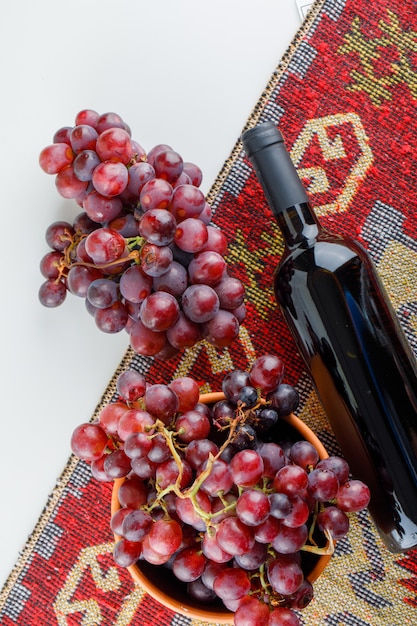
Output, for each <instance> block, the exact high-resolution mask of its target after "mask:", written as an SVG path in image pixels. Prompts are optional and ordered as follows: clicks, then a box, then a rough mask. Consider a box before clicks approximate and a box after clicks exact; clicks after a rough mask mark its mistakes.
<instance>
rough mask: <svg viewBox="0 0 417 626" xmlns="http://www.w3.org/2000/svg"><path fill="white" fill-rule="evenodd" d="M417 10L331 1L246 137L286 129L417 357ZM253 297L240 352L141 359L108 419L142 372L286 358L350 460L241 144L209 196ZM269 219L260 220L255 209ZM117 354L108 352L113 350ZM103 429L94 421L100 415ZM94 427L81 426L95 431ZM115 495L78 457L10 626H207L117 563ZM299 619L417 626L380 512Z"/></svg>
mask: <svg viewBox="0 0 417 626" xmlns="http://www.w3.org/2000/svg"><path fill="white" fill-rule="evenodd" d="M416 72H417V2H416V1H415V0H379V1H378V2H368V1H367V0H354V1H353V0H324V1H323V0H320V1H318V2H316V3H315V4H314V5H313V8H312V9H311V11H310V13H309V15H308V17H307V19H306V21H305V23H304V24H303V26H302V27H301V29H300V31H299V32H298V34H297V36H296V37H295V39H294V41H293V43H292V45H291V47H290V49H289V50H288V52H287V54H286V55H285V56H284V58H283V59H282V60H281V61H280V62H279V64H278V66H277V69H276V71H275V72H274V74H273V75H272V77H271V79H270V81H269V83H268V85H267V86H266V89H265V91H264V93H263V94H262V95H261V97H260V99H259V102H257V103H256V106H255V107H254V109H253V111H252V113H251V114H250V116H249V119H248V123H247V127H249V126H252V125H254V124H255V123H257V122H258V121H261V120H267V119H269V120H272V121H274V122H275V123H277V124H278V123H279V125H280V128H281V129H282V131H283V133H284V136H285V138H286V142H287V145H288V146H289V147H290V148H291V156H292V158H293V161H294V163H295V164H296V166H297V168H298V170H299V172H300V174H301V176H302V177H303V178H304V179H305V181H306V183H307V182H308V185H309V187H308V190H309V194H310V197H311V200H312V202H313V204H314V205H315V206H316V207H317V211H318V214H319V215H320V216H321V219H322V222H323V224H324V225H327V226H330V227H331V228H332V229H333V230H336V231H340V232H342V231H343V232H346V233H350V234H354V235H356V236H357V238H358V239H360V240H361V241H362V242H363V243H364V245H365V246H366V247H367V248H368V249H369V252H370V253H371V255H372V257H373V258H374V260H375V262H376V264H377V266H378V268H379V271H380V273H381V275H382V278H383V280H384V282H385V284H386V287H387V289H388V293H389V295H390V297H391V298H392V301H393V304H394V306H395V308H396V310H397V312H398V315H399V318H400V321H401V323H402V325H403V328H404V330H405V332H406V334H407V336H408V339H409V341H410V343H411V345H412V347H413V349H414V350H415V352H416V353H417V281H416V275H417V236H416V232H417V200H416V196H417V194H416V188H417V175H416V167H415V160H416V159H415V154H416V151H415V146H416V144H417V118H416V115H415V113H416V104H417V73H416ZM209 200H210V202H211V203H212V205H213V207H214V209H215V215H214V221H215V222H216V223H217V224H218V225H220V226H221V227H222V229H223V230H224V231H225V233H226V234H227V236H228V238H229V241H230V255H229V262H230V263H231V264H232V265H233V266H234V269H235V273H236V275H238V276H239V277H240V278H241V279H242V280H244V282H245V284H246V286H247V309H248V315H247V318H246V320H245V323H244V325H243V327H242V329H241V333H240V337H239V341H237V342H236V344H235V345H234V346H233V347H231V348H230V349H226V350H223V351H220V352H218V351H215V350H214V349H212V348H210V347H209V346H208V345H206V344H205V343H204V342H203V343H201V344H199V345H197V346H196V347H195V348H193V349H191V350H189V351H188V352H187V353H186V354H184V355H182V356H180V357H178V358H177V359H176V360H174V361H173V362H170V363H168V364H165V365H161V364H160V363H157V364H155V363H154V362H153V360H152V359H144V358H138V357H136V356H135V355H133V354H132V352H131V351H130V350H128V351H127V352H126V354H125V356H124V358H123V359H122V361H121V363H120V365H119V367H118V368H117V371H116V372H115V375H114V377H113V379H112V380H111V381H110V382H109V384H108V387H107V389H106V390H105V393H104V395H103V397H102V398H101V400H100V402H99V403H98V406H97V412H98V411H99V410H100V408H101V407H102V406H103V405H104V404H105V403H107V402H108V401H110V400H111V399H113V397H114V392H115V378H116V375H117V374H118V373H119V372H120V371H122V370H123V369H126V368H128V367H132V368H137V369H139V370H140V371H142V372H145V373H146V374H147V377H148V379H149V380H150V381H151V382H158V381H162V380H163V381H169V380H171V379H172V378H173V377H176V376H178V375H185V374H189V373H191V374H192V375H193V376H194V377H196V378H197V379H199V380H206V381H207V385H206V390H209V388H211V389H213V390H216V389H218V387H219V381H220V379H221V378H222V377H223V375H224V373H225V372H226V371H228V370H230V369H232V368H235V367H241V368H246V367H247V366H248V364H249V363H251V362H252V361H253V359H254V357H255V356H256V355H260V354H262V353H264V352H269V351H274V352H276V353H278V354H280V355H281V356H282V357H283V358H284V359H285V362H286V365H287V370H286V382H288V383H290V384H295V385H296V386H297V388H298V390H299V392H300V394H301V396H302V406H303V409H302V410H301V411H300V413H299V414H300V416H301V417H302V418H304V419H305V420H306V421H307V423H308V424H309V425H310V426H312V427H313V428H314V430H315V431H316V432H317V433H318V434H319V436H320V437H321V438H322V440H323V441H324V443H325V445H326V446H327V447H328V449H329V451H330V452H332V453H337V452H338V448H337V445H336V443H335V440H334V437H333V436H332V433H331V430H330V428H329V426H328V424H327V422H326V418H325V416H324V415H323V413H322V411H321V409H320V405H319V403H318V401H317V399H316V397H315V395H314V393H313V391H312V388H311V386H310V384H309V382H308V380H307V377H306V375H305V372H304V370H303V366H302V363H301V361H300V359H299V357H298V356H297V354H296V353H295V352H294V349H293V344H292V341H291V339H290V336H289V333H288V331H287V329H286V327H285V326H284V323H283V321H282V319H281V317H280V314H279V312H278V310H277V308H276V306H275V304H274V300H273V296H272V290H271V281H272V273H273V271H274V268H275V266H276V264H277V262H278V260H279V257H280V254H281V252H282V242H281V239H280V235H279V232H278V229H277V227H276V226H274V223H273V221H272V216H271V214H270V211H269V208H268V207H267V204H266V202H265V201H264V200H263V197H262V194H261V193H260V190H259V186H258V184H257V182H256V180H255V177H254V174H253V172H252V169H251V167H250V166H249V164H248V162H247V160H246V159H245V158H244V156H243V153H242V149H241V145H240V143H239V142H237V143H236V147H235V149H234V150H233V152H232V154H231V156H230V158H229V159H228V161H227V162H226V164H225V165H224V168H223V169H222V171H221V172H220V173H219V175H218V178H217V179H216V181H215V182H214V184H213V187H212V189H211V191H210V194H209ZM254 205H256V207H257V211H256V214H255V213H254V211H253V207H254ZM104 340H105V339H104ZM93 417H94V416H93ZM89 418H90V416H85V415H84V416H82V415H80V422H82V421H86V420H88V419H89ZM110 495H111V487H110V486H109V485H101V484H98V483H97V482H95V481H93V480H91V478H90V473H89V469H88V467H87V466H86V465H85V464H84V463H82V462H78V461H77V460H76V459H74V458H70V459H69V461H68V463H67V465H66V467H65V470H64V472H63V474H62V475H61V477H60V478H59V480H58V482H57V485H56V488H55V490H54V491H53V493H52V494H51V496H50V499H49V501H48V503H47V504H46V507H45V510H44V512H43V514H42V516H41V518H40V520H39V522H38V524H37V526H36V528H35V529H34V531H33V534H32V536H31V537H30V538H29V540H28V543H27V545H26V547H25V549H24V551H23V553H22V554H21V556H20V558H19V560H18V562H17V564H16V566H15V568H14V569H13V571H12V572H11V574H10V577H9V580H8V581H7V583H6V585H5V587H4V588H3V590H2V593H1V598H0V621H1V624H2V626H13V625H15V624H18V625H19V626H43V625H45V626H52V625H53V624H59V625H61V626H76V625H77V626H78V625H82V626H87V625H88V626H91V625H95V624H101V625H103V626H127V625H141V626H147V625H150V624H152V625H154V624H158V625H163V626H168V625H169V626H196V624H197V622H195V621H194V622H193V621H192V620H191V619H188V618H184V617H181V616H179V615H176V614H174V613H173V612H172V611H169V610H166V609H165V608H164V607H162V606H161V605H159V604H158V603H156V602H155V601H154V600H153V599H152V598H150V597H149V596H148V595H146V594H145V593H144V592H143V590H142V589H141V588H140V587H135V586H134V585H133V584H132V581H131V579H130V577H129V574H128V573H127V572H126V571H124V570H120V569H117V568H116V567H115V565H114V563H113V561H112V556H111V552H112V545H113V542H112V535H111V532H110V530H109V510H110ZM315 591H316V597H315V599H314V600H313V602H312V603H311V604H310V605H309V607H307V608H306V609H305V610H303V611H302V612H301V613H300V617H301V619H302V623H303V624H304V625H305V626H369V625H372V626H404V625H406V624H417V551H411V552H409V553H408V554H403V555H392V554H390V553H389V552H388V551H387V550H386V549H385V548H384V547H383V545H382V543H381V541H380V540H379V538H378V536H377V534H376V532H375V529H374V527H373V524H372V522H371V521H370V519H369V517H368V514H367V513H362V514H360V515H358V516H356V517H355V518H354V519H353V522H352V530H351V532H350V534H349V537H348V538H347V539H345V540H343V541H340V542H339V543H338V545H337V551H336V554H335V555H334V557H333V558H332V560H331V564H330V565H329V566H328V568H327V569H326V570H325V572H324V574H323V575H322V576H321V577H320V579H319V581H317V583H316V584H315Z"/></svg>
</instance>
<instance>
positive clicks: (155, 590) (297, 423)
mask: <svg viewBox="0 0 417 626" xmlns="http://www.w3.org/2000/svg"><path fill="white" fill-rule="evenodd" d="M225 399H226V396H225V395H224V393H222V392H221V391H213V392H208V393H204V394H201V395H200V398H199V402H202V403H204V404H213V403H215V402H219V401H220V400H225ZM280 419H284V420H285V421H286V422H287V423H288V424H289V425H290V426H293V427H294V428H295V429H296V430H297V431H298V432H299V433H300V434H301V436H302V437H303V439H306V440H307V441H310V442H311V443H312V444H313V445H314V447H315V448H316V450H317V452H318V454H319V457H320V460H322V459H325V458H327V457H328V456H329V454H328V452H327V450H326V448H325V447H324V445H323V444H322V442H321V441H320V439H319V438H318V437H317V435H316V434H315V433H314V432H313V431H312V430H311V428H310V427H309V426H307V424H306V423H305V422H303V421H302V420H301V419H300V418H299V417H297V416H296V415H294V414H293V413H290V414H289V415H286V416H285V417H282V418H280ZM124 481H125V478H117V479H116V480H115V481H114V484H113V489H112V496H111V515H113V513H115V512H116V511H118V510H119V509H120V508H121V507H120V503H119V499H118V492H119V487H120V485H121V484H122V483H123V482H124ZM114 539H115V541H116V542H117V541H119V539H121V537H120V536H119V535H117V534H116V533H114ZM330 559H331V556H330V555H321V556H319V557H318V558H317V562H316V563H315V565H314V566H313V568H312V570H311V571H310V572H309V573H308V575H307V576H306V578H307V580H309V581H310V582H311V583H314V582H315V581H316V580H317V579H318V578H319V576H320V575H321V574H322V572H323V570H324V569H325V568H326V566H327V565H328V563H329V561H330ZM125 569H127V571H128V572H129V574H130V576H131V578H132V579H133V581H134V582H135V583H138V584H139V585H140V586H141V587H142V588H143V589H144V590H145V591H146V592H147V593H148V594H149V595H150V596H151V597H152V598H153V599H154V600H156V601H157V602H159V603H161V604H162V605H164V606H165V607H167V608H169V609H171V610H172V611H174V612H175V613H180V614H181V615H183V616H185V617H189V618H192V619H197V620H200V621H203V622H204V621H205V622H213V623H217V624H233V613H232V612H231V611H228V610H227V609H224V610H223V609H222V608H221V607H220V608H219V610H217V611H216V610H215V608H213V609H212V610H210V609H209V608H207V607H202V608H201V609H200V608H198V607H196V606H195V605H194V604H191V603H190V604H187V603H186V602H181V601H180V600H176V599H175V598H173V597H172V596H170V595H168V594H167V593H166V592H165V591H164V590H163V589H162V588H161V587H158V586H157V585H155V584H154V583H153V582H152V581H151V580H149V578H148V577H147V576H146V575H145V574H144V573H143V572H142V571H141V569H140V567H138V565H136V564H134V565H130V566H129V567H127V568H125Z"/></svg>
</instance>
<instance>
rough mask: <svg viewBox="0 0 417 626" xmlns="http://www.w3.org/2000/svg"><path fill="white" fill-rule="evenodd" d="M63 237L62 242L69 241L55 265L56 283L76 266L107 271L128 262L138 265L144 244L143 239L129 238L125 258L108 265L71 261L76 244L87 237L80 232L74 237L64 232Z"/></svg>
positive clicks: (138, 237)
mask: <svg viewBox="0 0 417 626" xmlns="http://www.w3.org/2000/svg"><path fill="white" fill-rule="evenodd" d="M65 235H66V236H65V237H62V240H63V241H67V240H68V241H69V245H68V246H67V247H66V248H65V251H64V254H63V258H62V260H61V262H60V263H58V264H57V269H58V272H59V275H58V277H57V279H56V282H59V281H60V280H61V279H62V278H63V277H66V276H67V274H68V271H69V270H70V269H71V268H72V267H75V266H77V265H82V266H84V267H92V268H95V269H107V268H111V267H115V266H118V265H120V264H121V263H123V264H124V263H127V262H129V261H134V262H135V263H136V264H139V263H140V250H141V248H142V246H143V245H144V244H145V243H146V240H145V239H144V238H143V237H140V236H137V237H129V238H128V239H125V241H126V245H127V247H128V249H129V254H128V255H127V256H125V257H122V258H119V259H116V260H115V261H110V262H109V263H103V264H98V263H89V262H88V261H73V260H72V258H71V256H72V253H73V251H74V250H76V248H77V246H78V244H79V243H80V241H81V240H82V239H85V238H86V237H87V235H86V234H85V233H82V232H80V231H77V232H76V233H75V234H74V235H72V234H71V233H70V232H69V231H65Z"/></svg>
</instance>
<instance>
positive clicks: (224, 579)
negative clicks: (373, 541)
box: [71, 354, 370, 626]
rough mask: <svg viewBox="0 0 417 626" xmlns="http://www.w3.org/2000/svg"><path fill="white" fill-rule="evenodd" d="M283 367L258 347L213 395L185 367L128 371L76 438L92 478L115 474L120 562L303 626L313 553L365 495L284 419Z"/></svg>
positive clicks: (211, 599) (269, 623)
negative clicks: (162, 380) (148, 373)
mask: <svg viewBox="0 0 417 626" xmlns="http://www.w3.org/2000/svg"><path fill="white" fill-rule="evenodd" d="M283 376H284V365H283V362H282V360H281V359H280V358H279V357H278V356H276V355H272V354H266V355H263V356H260V357H259V358H257V359H256V360H255V361H254V363H253V364H252V366H251V368H250V369H249V371H243V370H233V371H231V372H229V373H227V374H226V375H225V377H224V379H223V382H222V391H223V393H224V399H222V400H218V401H217V402H215V404H214V405H212V406H208V405H207V404H203V403H201V402H200V400H201V397H200V386H199V384H198V383H197V382H196V381H195V380H193V379H192V378H191V377H181V378H177V379H174V380H173V381H172V382H171V383H170V384H168V385H165V384H148V383H147V382H146V380H145V378H144V376H143V375H142V374H140V373H139V372H137V371H136V370H133V369H129V370H126V371H124V372H123V373H121V374H120V375H119V377H118V379H117V392H118V395H117V399H116V400H114V401H113V402H111V403H109V404H107V405H106V406H105V407H104V408H103V409H102V410H101V412H100V414H99V415H98V418H97V421H96V422H89V423H85V424H81V425H80V426H78V427H77V428H76V429H75V431H74V433H73V436H72V440H71V445H72V450H73V452H74V454H75V455H77V456H78V457H80V458H81V459H84V460H85V461H87V462H88V463H89V464H90V466H91V472H92V474H93V476H94V477H95V478H97V479H98V480H101V481H111V480H114V479H120V478H122V479H124V480H123V481H121V485H120V487H119V491H118V497H119V503H120V509H119V510H117V512H115V513H114V514H113V515H112V518H111V529H112V530H113V532H114V533H115V535H116V536H117V537H118V540H117V542H116V544H115V548H114V559H115V561H116V563H117V564H118V565H120V566H122V567H129V566H132V565H134V564H135V563H138V564H139V566H140V563H141V562H144V561H146V562H147V563H150V564H152V565H153V566H163V567H166V568H169V570H170V571H171V572H172V575H173V576H174V577H175V578H176V579H178V580H179V581H182V583H183V584H184V585H185V586H186V589H187V592H188V594H189V596H190V597H191V598H192V599H193V600H194V601H196V600H197V601H199V602H201V603H202V604H204V605H210V604H212V603H215V602H218V603H223V605H224V606H225V607H226V608H227V609H228V610H230V611H232V612H233V613H234V623H235V625H236V626H258V625H264V626H298V625H299V624H300V621H299V618H298V615H297V610H298V609H302V608H304V607H305V606H306V605H307V604H308V603H309V602H310V601H311V599H312V597H313V587H312V584H311V582H310V581H309V579H308V569H309V568H310V571H311V568H312V561H311V559H312V558H313V560H314V559H315V558H317V557H316V556H314V555H319V554H331V553H332V551H333V549H334V542H335V541H336V540H339V539H341V538H342V537H344V536H345V535H346V533H347V532H348V529H349V513H351V512H357V511H360V510H362V509H363V508H365V507H366V506H367V505H368V503H369V498H370V493H369V489H368V487H367V486H366V485H365V484H364V483H362V482H361V481H358V480H354V479H351V478H350V475H349V474H350V472H349V466H348V464H347V463H346V461H345V460H344V459H343V458H341V457H338V456H331V457H327V458H320V456H319V453H318V451H317V450H316V448H315V447H314V446H313V445H312V444H311V443H310V442H308V441H306V440H303V439H300V436H299V435H298V434H297V432H295V431H294V429H293V428H291V427H290V426H289V425H288V423H287V421H286V420H285V416H287V415H288V414H290V413H291V412H293V411H294V410H296V409H297V407H298V403H299V397H298V394H297V392H296V390H295V388H294V387H292V386H291V385H288V384H285V383H284V382H283Z"/></svg>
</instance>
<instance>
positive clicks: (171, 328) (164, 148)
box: [39, 109, 246, 359]
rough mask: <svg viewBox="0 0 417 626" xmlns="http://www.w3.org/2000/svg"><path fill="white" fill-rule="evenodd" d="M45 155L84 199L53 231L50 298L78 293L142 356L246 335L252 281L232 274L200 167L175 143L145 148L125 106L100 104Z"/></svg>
mask: <svg viewBox="0 0 417 626" xmlns="http://www.w3.org/2000/svg"><path fill="white" fill-rule="evenodd" d="M39 163H40V166H41V168H42V169H43V170H44V171H45V172H46V173H48V174H51V175H54V176H55V183H56V188H57V191H58V192H59V194H60V195H61V196H63V197H64V198H67V199H73V200H74V201H75V202H76V203H77V205H78V206H79V207H82V211H81V212H80V213H78V214H77V215H76V217H75V218H74V220H73V221H72V223H70V222H67V221H57V222H54V223H52V224H50V225H49V227H48V228H47V230H46V242H47V244H48V246H49V247H50V251H49V252H48V253H46V254H45V255H44V257H43V258H42V259H41V262H40V270H41V273H42V275H43V276H44V278H45V281H44V283H43V284H42V285H41V287H40V289H39V299H40V302H41V303H42V304H43V305H44V306H46V307H56V306H59V305H61V304H62V303H63V302H64V300H65V298H66V296H67V293H68V292H70V293H72V294H74V295H76V296H80V297H82V298H85V302H86V308H87V310H88V312H89V313H90V314H91V315H92V316H93V317H94V320H95V322H96V324H97V326H98V328H99V329H100V330H102V331H104V332H106V333H116V332H120V331H121V330H123V329H125V330H126V331H128V332H129V335H130V344H131V347H132V348H133V350H134V351H135V352H136V353H138V354H141V355H144V356H156V357H160V358H162V359H166V358H170V357H171V356H173V355H175V354H177V353H178V351H180V350H183V349H186V348H190V347H192V346H193V345H194V344H195V343H197V342H198V341H200V340H201V339H206V340H207V341H208V342H209V343H211V344H212V345H213V346H215V347H216V348H224V347H226V346H228V345H230V344H231V343H232V342H233V341H234V340H235V339H236V337H237V336H238V333H239V326H240V323H241V322H242V321H243V319H244V318H245V314H246V310H245V304H244V295H245V290H244V287H243V285H242V283H241V281H240V280H239V279H237V278H235V277H233V276H232V275H231V274H230V271H229V267H228V263H227V260H226V258H225V257H226V254H227V239H226V236H225V234H224V232H223V231H222V230H221V229H219V228H217V227H215V226H214V225H213V223H212V222H211V219H212V210H211V207H210V205H209V204H208V202H207V200H206V197H205V195H204V194H203V192H202V191H201V189H200V185H201V181H202V172H201V169H200V168H199V167H198V166H197V165H195V164H194V163H191V162H186V161H184V160H183V158H182V157H181V155H180V154H179V153H178V152H176V151H175V150H173V149H172V148H171V147H170V146H168V145H165V144H158V145H157V146H154V147H153V148H152V149H151V150H150V151H149V152H147V153H146V152H145V150H144V149H143V148H142V146H141V145H140V144H139V143H138V142H137V141H135V140H134V139H132V137H131V131H130V128H129V126H128V125H127V124H126V123H125V122H124V121H123V119H122V118H121V117H120V116H119V115H117V114H115V113H105V114H101V115H99V114H98V113H97V112H96V111H92V110H90V109H85V110H82V111H80V112H79V113H78V114H77V115H76V117H75V125H74V126H70V127H63V128H61V129H59V130H58V131H57V132H56V133H55V135H54V137H53V143H52V144H51V145H48V146H47V147H45V148H44V149H43V150H42V151H41V154H40V156H39Z"/></svg>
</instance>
